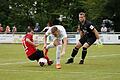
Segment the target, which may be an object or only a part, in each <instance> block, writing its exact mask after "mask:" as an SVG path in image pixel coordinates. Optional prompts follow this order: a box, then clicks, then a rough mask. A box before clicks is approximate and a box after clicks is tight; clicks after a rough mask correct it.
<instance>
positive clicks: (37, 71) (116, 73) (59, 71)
mask: <svg viewBox="0 0 120 80" xmlns="http://www.w3.org/2000/svg"><path fill="white" fill-rule="evenodd" d="M0 71H6V72H31V73H33V72H36V73H43V72H45V73H48V72H54V73H56V72H58V73H62V74H68V73H69V74H96V73H97V74H107V75H120V72H100V73H98V72H78V71H76V72H74V71H62V70H56V71H55V70H50V71H45V70H43V71H39V70H15V69H14V70H9V69H0Z"/></svg>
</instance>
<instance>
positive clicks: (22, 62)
mask: <svg viewBox="0 0 120 80" xmlns="http://www.w3.org/2000/svg"><path fill="white" fill-rule="evenodd" d="M24 63H28V62H13V63H11V62H10V63H1V64H0V65H11V64H24Z"/></svg>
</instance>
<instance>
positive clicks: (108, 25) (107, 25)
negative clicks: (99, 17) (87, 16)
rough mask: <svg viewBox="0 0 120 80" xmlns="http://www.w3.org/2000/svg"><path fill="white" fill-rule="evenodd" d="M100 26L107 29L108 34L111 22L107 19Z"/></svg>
mask: <svg viewBox="0 0 120 80" xmlns="http://www.w3.org/2000/svg"><path fill="white" fill-rule="evenodd" d="M102 24H103V25H104V26H105V27H107V32H110V30H111V28H112V26H113V25H114V24H113V21H111V20H109V19H108V18H105V19H103V21H102Z"/></svg>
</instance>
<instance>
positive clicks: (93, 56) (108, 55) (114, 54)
mask: <svg viewBox="0 0 120 80" xmlns="http://www.w3.org/2000/svg"><path fill="white" fill-rule="evenodd" d="M118 55H120V54H111V55H99V56H98V55H97V56H88V57H109V56H118Z"/></svg>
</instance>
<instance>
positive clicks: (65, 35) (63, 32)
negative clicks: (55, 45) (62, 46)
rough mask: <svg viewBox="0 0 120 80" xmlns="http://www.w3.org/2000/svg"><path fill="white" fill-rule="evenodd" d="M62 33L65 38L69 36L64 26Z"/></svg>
mask: <svg viewBox="0 0 120 80" xmlns="http://www.w3.org/2000/svg"><path fill="white" fill-rule="evenodd" d="M62 34H63V38H65V37H67V33H66V30H65V28H64V27H63V28H62Z"/></svg>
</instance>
